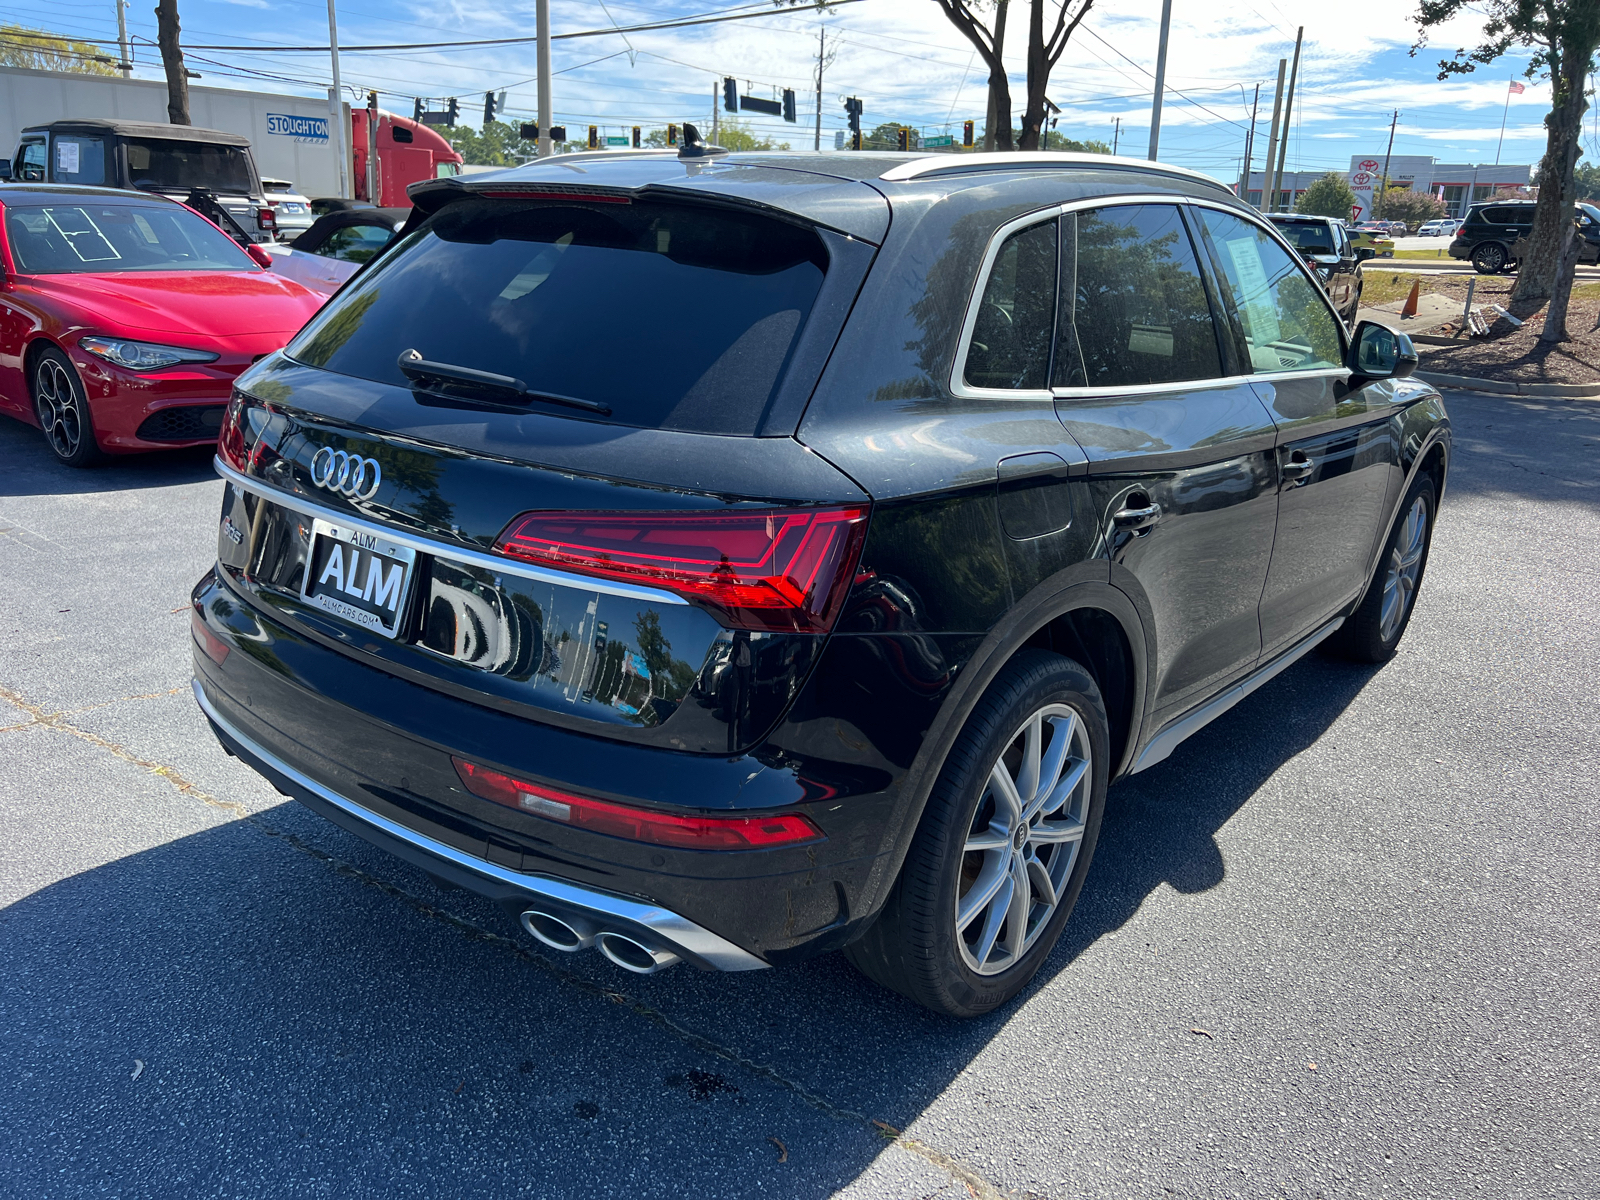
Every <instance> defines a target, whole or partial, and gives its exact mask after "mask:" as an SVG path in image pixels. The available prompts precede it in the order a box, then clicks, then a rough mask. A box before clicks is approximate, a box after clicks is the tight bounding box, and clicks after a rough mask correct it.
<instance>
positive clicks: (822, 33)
mask: <svg viewBox="0 0 1600 1200" xmlns="http://www.w3.org/2000/svg"><path fill="white" fill-rule="evenodd" d="M837 54H838V51H837V50H835V51H834V52H833V54H829V53H828V30H827V29H826V27H824V28H822V29H818V30H817V134H816V138H815V139H814V140H813V142H812V145H811V148H812V149H813V150H821V149H822V73H823V72H824V71H826V70H827V69H828V68H829V67H831V66H832V65H833V60H834V57H835V55H837Z"/></svg>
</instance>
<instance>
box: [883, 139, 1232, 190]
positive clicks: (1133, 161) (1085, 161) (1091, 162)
mask: <svg viewBox="0 0 1600 1200" xmlns="http://www.w3.org/2000/svg"><path fill="white" fill-rule="evenodd" d="M1046 167H1122V168H1126V169H1128V170H1138V171H1157V172H1160V173H1161V174H1163V175H1175V176H1177V177H1179V178H1181V179H1192V180H1194V181H1195V182H1197V183H1208V184H1210V185H1211V186H1212V187H1214V188H1217V189H1218V190H1219V191H1224V192H1227V193H1228V195H1230V196H1231V195H1233V189H1232V188H1230V187H1229V186H1228V185H1227V184H1225V183H1218V182H1217V181H1216V180H1215V179H1213V178H1211V176H1209V175H1203V174H1201V173H1200V172H1199V171H1191V170H1190V169H1189V168H1188V167H1174V166H1171V165H1169V164H1167V163H1159V162H1148V161H1146V160H1145V159H1142V158H1127V157H1124V156H1121V155H1113V154H1069V153H1067V152H1066V151H1063V150H1021V151H1019V150H1012V151H1005V150H1002V151H997V152H995V153H980V154H961V155H950V154H928V155H924V156H923V157H920V158H914V159H910V160H908V161H906V162H902V163H900V164H899V165H898V166H893V167H890V168H889V169H888V170H887V171H885V172H884V173H883V174H882V175H880V176H878V178H879V179H882V180H884V181H885V182H888V183H903V182H905V181H906V180H909V179H921V178H923V177H925V176H928V175H961V174H965V173H966V172H969V171H1003V170H1006V169H1008V168H1010V169H1013V170H1029V169H1043V168H1046Z"/></svg>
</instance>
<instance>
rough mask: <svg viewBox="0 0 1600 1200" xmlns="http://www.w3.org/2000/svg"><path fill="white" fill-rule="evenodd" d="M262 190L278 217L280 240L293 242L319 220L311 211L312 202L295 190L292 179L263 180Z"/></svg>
mask: <svg viewBox="0 0 1600 1200" xmlns="http://www.w3.org/2000/svg"><path fill="white" fill-rule="evenodd" d="M261 190H262V192H263V193H265V195H266V197H267V203H268V204H270V205H272V211H273V212H274V213H276V214H277V217H278V240H279V241H283V242H292V241H294V239H295V238H297V237H299V236H300V235H301V234H302V233H304V232H305V231H306V230H308V229H310V228H311V222H313V221H315V220H316V219H317V218H316V216H315V215H314V214H313V213H312V211H311V201H309V200H307V199H306V198H305V197H304V196H302V195H301V194H300V193H299V192H297V191H295V190H294V181H293V180H291V179H263V180H262V181H261Z"/></svg>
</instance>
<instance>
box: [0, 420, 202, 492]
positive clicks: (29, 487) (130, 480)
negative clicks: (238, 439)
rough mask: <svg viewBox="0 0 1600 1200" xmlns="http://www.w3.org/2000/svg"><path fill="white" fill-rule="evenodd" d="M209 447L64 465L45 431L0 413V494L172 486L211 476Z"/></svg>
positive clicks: (199, 481) (198, 480) (120, 455)
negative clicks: (90, 465) (92, 465)
mask: <svg viewBox="0 0 1600 1200" xmlns="http://www.w3.org/2000/svg"><path fill="white" fill-rule="evenodd" d="M215 453H216V451H215V450H214V449H212V448H211V447H209V446H201V447H197V448H194V449H189V450H158V451H154V452H152V453H149V454H119V455H115V456H114V457H112V458H110V459H108V460H107V461H106V462H105V463H103V464H101V465H99V466H94V467H68V466H63V465H62V464H61V463H60V462H59V461H58V460H57V459H56V456H55V455H54V454H52V453H51V452H50V448H49V447H48V446H46V445H45V442H44V435H43V434H42V433H40V432H39V431H38V430H37V429H35V428H34V427H33V426H31V425H24V424H23V423H22V422H21V421H18V420H15V419H13V418H11V417H5V416H0V497H5V496H66V495H89V494H92V493H95V492H120V491H126V490H128V489H129V488H147V487H171V486H173V485H176V484H184V483H201V482H204V481H205V480H207V479H215V478H216V471H214V470H213V469H212V466H211V459H212V457H213V455H214V454H215Z"/></svg>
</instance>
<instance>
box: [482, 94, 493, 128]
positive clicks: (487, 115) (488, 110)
mask: <svg viewBox="0 0 1600 1200" xmlns="http://www.w3.org/2000/svg"><path fill="white" fill-rule="evenodd" d="M492 120H494V93H493V92H485V93H484V94H483V123H484V124H485V125H487V124H488V123H489V122H490V121H492Z"/></svg>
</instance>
